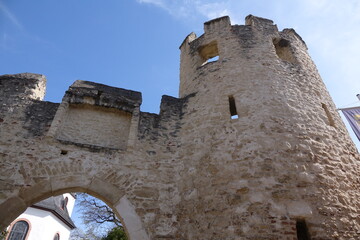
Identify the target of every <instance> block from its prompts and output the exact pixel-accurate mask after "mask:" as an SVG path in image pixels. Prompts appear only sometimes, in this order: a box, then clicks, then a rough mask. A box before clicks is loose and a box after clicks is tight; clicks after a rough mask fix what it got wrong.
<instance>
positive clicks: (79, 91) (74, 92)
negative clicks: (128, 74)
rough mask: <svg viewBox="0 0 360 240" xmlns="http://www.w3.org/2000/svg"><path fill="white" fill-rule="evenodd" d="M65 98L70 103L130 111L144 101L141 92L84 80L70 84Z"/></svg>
mask: <svg viewBox="0 0 360 240" xmlns="http://www.w3.org/2000/svg"><path fill="white" fill-rule="evenodd" d="M64 99H65V100H66V101H68V102H69V103H70V104H91V105H95V106H101V107H107V108H116V109H119V110H123V111H125V112H130V113H132V112H133V111H134V109H135V108H136V107H139V106H140V105H141V102H142V97H141V93H140V92H136V91H131V90H127V89H123V88H116V87H110V86H107V85H103V84H99V83H94V82H88V81H82V80H77V81H75V82H74V83H73V84H72V85H71V86H70V88H69V90H68V91H66V94H65V96H64Z"/></svg>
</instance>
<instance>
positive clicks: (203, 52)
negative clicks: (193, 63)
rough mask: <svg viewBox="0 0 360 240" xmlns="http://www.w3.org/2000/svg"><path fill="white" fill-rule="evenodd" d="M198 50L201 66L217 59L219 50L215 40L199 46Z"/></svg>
mask: <svg viewBox="0 0 360 240" xmlns="http://www.w3.org/2000/svg"><path fill="white" fill-rule="evenodd" d="M198 51H199V55H200V57H201V66H204V65H206V64H207V63H210V62H216V61H217V60H219V50H218V46H217V42H216V41H212V42H210V43H209V44H206V45H204V46H201V47H199V50H198Z"/></svg>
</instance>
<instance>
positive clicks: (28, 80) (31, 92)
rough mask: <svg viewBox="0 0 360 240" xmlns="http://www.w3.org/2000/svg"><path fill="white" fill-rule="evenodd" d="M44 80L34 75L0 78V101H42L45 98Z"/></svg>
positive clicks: (21, 74)
mask: <svg viewBox="0 0 360 240" xmlns="http://www.w3.org/2000/svg"><path fill="white" fill-rule="evenodd" d="M45 89H46V78H45V76H44V75H41V74H35V73H19V74H13V75H1V76H0V98H1V99H0V101H7V102H8V103H10V101H14V100H13V99H14V98H17V99H18V100H21V99H22V100H29V99H33V100H42V99H43V98H44V96H45Z"/></svg>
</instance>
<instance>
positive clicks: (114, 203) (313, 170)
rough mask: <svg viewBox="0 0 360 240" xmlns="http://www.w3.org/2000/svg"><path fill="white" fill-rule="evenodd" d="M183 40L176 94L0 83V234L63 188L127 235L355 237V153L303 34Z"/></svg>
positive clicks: (212, 33) (241, 33) (4, 79)
mask: <svg viewBox="0 0 360 240" xmlns="http://www.w3.org/2000/svg"><path fill="white" fill-rule="evenodd" d="M204 30H205V33H204V34H203V35H201V36H200V37H197V36H196V35H195V34H194V33H191V34H190V35H188V36H187V37H186V38H185V40H184V41H183V43H182V44H181V46H180V50H181V63H180V69H181V71H180V94H179V95H180V97H179V98H174V97H170V96H163V98H162V101H161V107H160V113H159V114H152V113H146V112H141V111H140V104H141V101H142V99H141V93H139V92H135V91H130V90H125V89H120V88H115V87H109V86H105V85H101V84H97V83H93V82H87V81H76V82H75V83H74V84H73V85H71V86H70V88H69V90H68V91H66V93H65V96H64V98H63V100H62V102H61V103H60V104H59V103H51V102H45V101H42V99H43V96H44V93H45V84H46V79H45V77H44V76H43V75H38V74H30V73H24V74H15V75H2V76H0V226H1V228H4V227H6V226H7V225H8V224H9V223H10V222H11V221H12V220H14V219H15V217H17V216H18V215H19V214H20V213H21V212H22V211H24V210H25V208H26V207H28V206H30V205H31V204H33V203H35V202H37V201H39V200H42V199H45V198H47V197H49V196H53V195H57V194H60V193H64V192H76V191H81V192H86V193H90V194H92V195H94V196H96V197H99V198H100V199H102V200H104V201H106V202H107V203H108V204H109V205H110V206H111V207H112V208H113V209H114V210H115V211H116V212H117V213H118V215H119V216H120V217H121V219H122V221H123V224H124V225H125V228H126V231H127V233H128V235H129V237H130V239H132V240H143V239H144V240H145V239H178V240H183V239H197V240H202V239H205V240H207V239H212V240H240V239H262V240H263V239H289V240H290V239H291V240H293V239H317V240H320V239H359V238H360V219H359V212H360V190H359V189H360V179H359V176H360V169H359V163H360V162H359V161H360V157H359V153H358V152H357V150H356V148H355V146H354V144H353V143H352V141H351V139H350V138H349V135H348V133H347V131H346V129H345V127H344V124H343V122H342V121H341V119H340V116H339V114H338V113H337V112H336V109H335V105H334V103H333V102H332V100H331V98H330V96H329V93H328V92H327V90H326V87H325V85H324V84H323V82H322V80H321V78H320V76H319V74H318V71H317V69H316V66H315V65H314V63H313V62H312V60H311V58H310V57H309V55H308V53H307V47H306V44H305V42H304V41H303V40H302V39H301V37H300V36H299V35H298V34H297V33H296V32H295V31H294V30H292V29H285V30H283V31H281V32H279V31H278V29H277V27H276V25H274V24H273V22H272V21H271V20H267V19H263V18H259V17H254V16H251V15H250V16H248V17H247V18H246V24H245V25H231V24H230V20H229V18H228V17H222V18H218V19H214V20H212V21H209V22H206V23H205V24H204Z"/></svg>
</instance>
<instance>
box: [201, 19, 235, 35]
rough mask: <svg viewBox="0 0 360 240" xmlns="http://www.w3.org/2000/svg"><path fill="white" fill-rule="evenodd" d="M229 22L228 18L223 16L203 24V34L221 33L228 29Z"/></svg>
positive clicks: (229, 26)
mask: <svg viewBox="0 0 360 240" xmlns="http://www.w3.org/2000/svg"><path fill="white" fill-rule="evenodd" d="M230 28H231V22H230V18H229V16H223V17H219V18H215V19H212V20H210V21H207V22H205V23H204V32H205V34H207V33H211V32H217V31H219V32H220V31H223V30H224V29H230Z"/></svg>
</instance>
